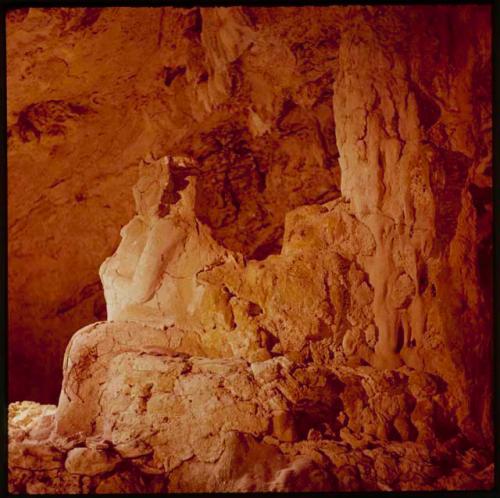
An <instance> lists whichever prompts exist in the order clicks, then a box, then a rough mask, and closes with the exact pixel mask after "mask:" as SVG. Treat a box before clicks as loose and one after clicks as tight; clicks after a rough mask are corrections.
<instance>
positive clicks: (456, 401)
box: [9, 7, 493, 493]
mask: <svg viewBox="0 0 500 498" xmlns="http://www.w3.org/2000/svg"><path fill="white" fill-rule="evenodd" d="M319 10H320V11H324V12H327V13H328V15H326V16H325V17H326V18H328V19H329V22H331V23H332V25H333V26H334V27H335V32H336V33H338V35H336V36H338V38H337V39H338V41H339V43H338V46H337V45H335V48H333V47H332V46H329V49H330V50H335V52H336V54H337V55H336V56H337V57H338V60H337V67H336V68H335V72H334V78H333V79H334V83H333V103H330V104H333V105H332V108H333V113H334V117H335V133H336V145H335V147H338V151H339V154H340V156H339V166H340V171H341V182H340V188H341V196H340V197H338V196H337V195H332V196H331V197H330V196H329V195H327V196H326V197H322V198H321V199H319V200H318V199H317V200H316V201H314V202H302V204H303V205H296V206H288V208H289V209H287V212H286V216H285V215H284V224H283V228H282V229H279V230H282V240H281V242H280V244H279V247H278V248H277V247H274V249H273V250H270V251H268V250H267V249H266V251H265V254H263V253H259V254H257V253H256V252H255V251H254V250H252V251H248V250H243V248H245V249H248V248H249V247H254V246H253V245H252V244H250V246H249V245H248V244H247V243H244V242H243V241H244V240H245V238H249V237H250V236H251V234H250V233H249V232H247V233H245V234H243V235H242V237H241V238H239V239H238V240H239V242H235V241H234V240H233V242H229V240H230V239H231V237H232V235H231V236H230V235H229V234H233V235H234V234H235V233H236V232H233V231H232V230H234V227H233V228H231V230H229V229H228V231H223V230H222V231H219V230H218V229H217V227H215V226H214V225H213V218H212V219H211V218H210V216H215V215H214V214H210V213H211V211H210V209H208V206H209V203H210V202H212V201H209V200H207V199H205V196H206V195H207V190H206V186H204V183H203V176H204V174H205V173H204V171H205V170H204V168H205V167H206V164H205V163H203V161H200V157H199V156H197V155H196V154H187V153H185V151H184V150H183V154H182V155H180V154H177V155H166V156H162V157H160V158H159V159H155V156H154V155H148V156H147V157H145V158H144V160H142V161H141V164H140V167H139V173H140V174H139V180H138V182H137V184H136V186H135V187H134V190H133V194H134V196H133V197H134V200H135V210H136V214H135V216H134V217H133V218H132V219H131V221H130V222H129V223H128V224H127V225H125V226H124V227H123V228H122V230H121V242H120V244H119V246H118V248H117V249H116V251H115V252H114V254H113V255H112V256H111V257H108V258H107V259H106V260H105V261H104V262H103V263H102V265H101V267H100V272H99V273H100V277H101V280H102V284H103V288H104V296H105V299H106V307H107V321H100V322H97V323H94V324H91V325H88V326H86V327H84V328H82V329H80V330H79V331H78V332H76V333H75V334H74V335H73V337H72V338H71V340H70V342H69V344H68V346H67V349H66V353H65V356H64V362H63V382H62V388H61V392H60V398H59V402H58V405H57V406H54V405H40V404H38V403H34V402H17V403H12V404H11V405H10V407H9V471H10V473H9V486H10V490H11V492H14V493H19V492H28V493H44V492H51V493H68V492H79V493H94V492H96V493H148V492H150V493H151V492H155V493H156V492H158V493H160V492H215V491H366V490H384V491H387V490H432V489H446V490H451V489H487V488H491V487H492V482H493V463H492V462H493V435H492V419H491V398H492V387H491V386H492V383H491V371H492V364H491V345H490V343H491V322H492V316H491V312H492V310H491V280H489V279H490V278H491V277H490V276H489V274H488V265H489V264H490V263H491V260H490V259H488V258H490V256H489V255H490V254H491V253H490V252H489V251H490V247H491V246H490V244H491V199H490V197H489V195H490V191H491V166H490V161H491V136H490V134H489V133H490V129H491V103H490V101H489V96H490V93H491V87H490V86H488V85H489V83H490V82H489V79H488V77H489V74H490V69H491V68H490V66H489V64H490V60H489V56H490V52H489V49H490V47H489V31H488V28H489V24H488V23H489V11H488V10H487V9H483V8H473V7H467V8H462V7H460V8H455V7H435V8H434V7H433V8H428V7H411V8H408V7H390V8H389V7H383V8H375V7H349V8H328V9H319ZM292 11H293V12H295V10H294V9H291V10H287V9H281V12H292ZM312 11H314V9H312ZM172 12H173V11H172ZM175 12H177V11H175ZM190 12H191V13H189V14H185V15H188V16H193V15H194V17H195V19H194V21H193V25H190V27H189V29H187V34H185V36H186V37H187V38H188V39H189V40H190V41H189V43H191V40H192V38H195V39H201V40H202V43H203V44H205V45H206V44H215V45H217V44H221V43H222V48H221V46H219V51H218V52H217V53H218V57H212V58H211V57H210V56H207V60H208V61H209V64H210V67H211V68H212V69H213V71H212V72H211V71H208V73H207V80H204V79H203V78H202V81H201V82H200V83H199V85H201V88H204V86H203V84H204V83H207V86H206V89H205V90H200V91H203V92H205V91H206V94H204V95H205V98H206V99H207V100H205V101H204V102H205V104H204V105H205V107H206V108H207V109H210V108H211V106H213V105H214V102H215V101H217V99H224V98H225V96H226V95H227V93H226V92H227V89H228V88H229V87H232V85H234V84H235V83H234V82H233V81H231V80H230V79H229V80H228V79H227V76H228V73H226V72H225V70H224V67H226V65H227V64H228V63H231V64H232V63H234V62H235V61H236V60H240V62H238V64H240V65H243V68H241V67H240V71H241V73H242V74H246V73H245V71H247V69H245V68H244V63H245V59H244V58H243V59H238V57H240V55H241V54H242V53H244V52H245V50H250V48H249V47H251V46H252V44H256V45H259V43H262V39H261V38H259V29H258V27H256V26H258V25H259V21H262V19H265V17H266V15H269V16H272V15H273V12H276V10H275V9H262V10H261V11H259V15H258V16H257V14H255V16H257V17H255V16H252V15H251V12H249V11H248V10H245V9H240V8H232V9H227V10H226V9H213V10H210V9H206V10H203V9H202V12H203V16H202V17H201V19H203V26H202V27H200V26H198V25H197V23H198V22H199V23H201V21H200V20H199V19H198V18H196V15H199V11H196V10H195V11H190ZM193 12H195V13H196V12H198V14H193ZM304 12H306V15H312V14H311V10H309V9H305V10H304ZM172 16H173V14H172ZM174 17H175V16H174ZM196 19H198V21H196ZM284 19H285V20H286V16H284ZM445 21H446V22H445ZM282 22H285V21H282ZM264 25H265V23H264ZM197 26H198V27H197ZM471 26H474V29H472V28H471ZM217 29H218V30H219V31H216V30H217ZM262 30H263V31H265V29H264V28H262ZM457 33H460V42H458V41H457V39H456V36H457ZM221 40H222V41H221ZM186 43H187V42H186ZM437 48H439V49H440V50H437ZM297 50H298V49H297ZM302 50H304V48H302ZM299 53H300V51H299ZM209 54H210V52H209ZM221 54H223V57H222V56H221ZM212 55H213V53H212ZM304 57H305V58H306V59H308V56H304ZM311 57H312V56H311ZM309 60H311V59H310V58H309ZM192 63H193V64H195V62H192ZM438 68H439V69H440V70H441V71H440V72H439V71H437V69H438ZM310 71H314V69H310ZM250 72H251V71H250ZM185 74H186V69H185V67H184V70H183V69H182V68H180V66H177V67H176V68H168V70H166V71H165V72H164V78H165V84H167V82H168V85H167V86H170V85H173V84H174V83H175V80H176V79H177V78H182V77H184V75H185ZM242 78H243V77H242ZM250 80H251V78H250ZM264 81H265V79H264ZM247 83H249V82H248V81H247ZM251 83H252V84H250V87H249V89H248V91H249V92H250V93H251V90H252V89H253V90H254V91H256V90H255V88H256V87H254V86H252V85H257V86H258V84H259V83H258V81H257V80H251ZM262 84H264V83H262ZM188 88H189V87H188ZM179 91H181V89H180V88H179ZM257 94H258V95H260V97H259V98H263V96H265V95H266V94H267V93H266V92H264V91H263V90H261V91H260V92H257ZM263 105H264V104H263ZM269 105H270V104H269ZM288 105H290V104H288ZM295 105H296V104H295ZM301 105H306V104H301ZM220 106H223V104H222V103H220V104H219V107H217V106H215V108H216V109H218V111H216V112H222V110H221V108H220ZM262 109H265V105H264V107H263V108H262ZM262 109H261V111H259V112H262V116H266V114H265V113H264V111H263V110H262ZM313 109H314V106H313ZM255 112H257V111H255ZM311 112H313V111H311ZM314 112H320V111H319V110H318V109H316V110H315V111H314ZM314 112H313V114H314ZM285 114H286V115H288V112H287V113H285ZM259 116H260V114H259V113H257V115H253V114H252V116H251V120H252V121H251V122H252V123H253V124H252V125H251V127H250V128H251V129H255V128H257V129H258V130H259V132H258V133H256V136H261V135H263V136H266V135H267V134H269V133H270V134H271V135H272V133H273V131H272V129H273V126H274V125H270V124H267V125H266V123H265V119H264V118H262V117H259ZM235 119H236V118H235ZM263 119H264V121H263ZM282 119H285V118H284V117H282ZM276 126H277V127H278V129H280V123H276ZM216 136H217V135H216ZM254 138H255V137H254ZM186 140H188V139H187V138H186ZM189 140H191V144H192V145H191V147H193V148H196V147H197V142H196V140H198V138H194V136H193V135H189ZM268 145H269V144H268ZM181 150H182V149H181ZM290 154H291V157H292V158H295V157H296V156H295V155H294V153H293V152H291V149H290ZM202 163H203V164H202ZM239 167H240V166H239V164H234V165H232V166H231V168H233V169H234V172H235V173H234V174H237V173H236V172H237V171H238V170H239ZM242 168H243V166H242ZM232 174H233V173H232ZM225 192H227V191H225ZM303 195H305V196H307V194H303ZM200 197H201V198H202V200H201V201H200ZM250 197H251V195H250ZM337 197H338V198H337ZM254 200H255V199H254ZM246 202H248V203H249V204H248V206H247V207H246V208H245V209H251V208H250V207H249V206H252V204H251V200H250V198H248V199H247V201H246ZM203 203H205V204H203ZM298 204H300V203H298ZM200 205H204V206H205V208H207V211H206V212H205V215H202V214H200V213H201V211H200V210H199V207H200ZM254 208H255V206H254ZM252 209H253V208H252ZM255 209H256V208H255ZM249 212H250V211H249ZM249 212H248V213H249ZM243 213H244V211H238V216H241V218H240V217H238V220H239V221H238V223H241V224H242V225H241V227H243V226H245V223H246V222H245V221H244V220H247V218H245V216H246V215H245V214H243ZM226 214H227V213H226ZM249 226H250V225H248V226H247V227H249ZM241 227H240V228H241ZM226 237H227V238H226ZM258 237H263V235H262V233H260V232H259V235H258ZM478 386H480V389H478Z"/></svg>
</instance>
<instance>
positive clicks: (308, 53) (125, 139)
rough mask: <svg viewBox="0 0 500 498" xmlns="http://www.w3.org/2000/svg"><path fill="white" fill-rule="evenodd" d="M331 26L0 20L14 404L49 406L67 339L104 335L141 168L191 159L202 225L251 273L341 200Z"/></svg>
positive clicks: (206, 20) (284, 17)
mask: <svg viewBox="0 0 500 498" xmlns="http://www.w3.org/2000/svg"><path fill="white" fill-rule="evenodd" d="M338 14H339V13H338V11H337V9H319V10H318V9H315V8H287V9H282V8H271V9H262V8H255V9H254V8H247V7H245V8H231V9H176V8H170V7H165V8H134V9H132V8H104V9H99V8H88V9H76V8H57V9H41V8H31V9H20V10H15V11H12V12H10V13H9V15H8V16H7V59H8V78H7V87H8V88H7V90H8V99H9V106H8V132H9V137H8V160H9V199H8V207H9V248H8V249H9V285H10V289H9V291H10V292H9V296H10V300H9V314H10V320H9V327H10V332H9V334H10V335H9V354H10V365H11V366H12V375H11V376H10V387H9V389H10V397H11V400H21V399H33V400H37V401H41V402H51V403H53V402H55V401H56V399H57V394H58V390H59V387H58V386H59V384H60V380H61V379H60V372H59V369H58V368H57V365H60V364H61V361H62V357H63V354H64V348H65V347H66V344H67V343H68V340H69V339H70V337H71V335H72V334H73V332H74V331H75V330H77V329H78V328H80V327H82V326H84V325H86V324H87V323H90V322H93V321H95V320H102V319H105V318H106V313H105V309H106V307H105V304H104V299H103V292H102V288H101V285H100V281H99V277H98V275H97V269H98V268H99V266H100V264H101V262H102V261H103V260H104V259H105V258H106V257H107V256H109V255H110V254H111V253H112V252H113V251H114V250H115V248H116V244H117V243H118V241H119V230H120V226H122V225H124V224H125V223H126V222H127V221H128V220H130V218H131V216H132V214H133V202H132V199H131V198H130V195H129V192H130V188H132V186H133V184H134V183H135V182H136V180H137V176H138V169H137V165H138V164H139V160H140V159H142V158H145V157H148V156H150V155H152V156H153V157H161V156H163V155H165V154H174V155H178V154H184V155H188V156H189V157H191V158H193V159H195V160H196V161H197V162H198V164H199V167H200V174H199V176H198V187H199V189H200V191H201V195H199V196H198V197H197V205H196V212H197V213H198V215H199V216H200V218H201V219H202V221H204V222H206V223H207V224H208V226H210V227H212V228H213V229H214V231H213V233H214V237H215V238H216V240H219V241H221V242H222V243H223V244H224V245H225V246H226V247H228V248H229V249H233V250H238V251H240V252H242V253H244V254H246V255H253V256H254V257H256V258H263V257H265V256H266V255H267V254H270V253H273V252H274V253H276V252H279V248H280V246H281V238H282V234H283V221H284V218H285V214H286V213H287V212H288V211H289V210H290V209H293V208H295V207H297V206H300V205H303V204H307V203H315V202H322V201H325V200H329V199H334V198H336V197H338V195H339V191H338V186H339V168H338V151H337V148H336V145H335V130H334V125H333V109H332V105H331V96H332V83H333V72H334V70H335V63H336V58H337V43H338V23H337V22H335V20H336V19H337V17H338ZM278 61H279V63H277V62H278ZM40 247H43V248H44V250H43V251H40ZM62 268H68V269H69V268H71V271H62V270H61V269H62ZM26 343H30V344H33V345H36V347H33V348H32V349H29V350H28V349H27V348H26V347H25V344H26ZM41 351H43V354H42V353H41ZM54 366H56V368H54ZM35 379H36V380H40V379H43V382H41V383H40V384H38V385H36V383H35Z"/></svg>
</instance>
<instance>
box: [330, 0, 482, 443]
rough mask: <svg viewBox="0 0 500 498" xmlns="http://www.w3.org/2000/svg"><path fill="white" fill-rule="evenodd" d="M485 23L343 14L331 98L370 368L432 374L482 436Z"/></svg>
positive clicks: (396, 13)
mask: <svg viewBox="0 0 500 498" xmlns="http://www.w3.org/2000/svg"><path fill="white" fill-rule="evenodd" d="M489 20H490V10H489V8H471V9H468V10H467V9H454V8H452V7H438V8H432V9H429V8H425V7H423V8H419V9H406V8H401V7H394V8H384V9H383V11H382V10H380V9H378V8H357V7H352V8H348V9H346V11H345V18H344V23H343V24H342V26H343V29H342V35H341V42H340V48H339V71H338V74H337V78H336V80H335V84H334V98H333V106H334V113H335V121H336V127H335V128H336V135H337V144H338V148H339V151H340V167H341V178H342V180H341V191H342V195H343V196H344V197H345V198H346V199H347V200H349V201H350V202H351V208H352V210H353V212H354V213H355V215H356V216H357V218H358V219H359V220H360V221H361V222H362V223H364V224H365V225H366V226H367V227H368V228H369V229H370V231H371V232H372V234H373V236H374V238H375V240H376V251H375V253H374V255H373V256H369V257H366V258H365V260H364V266H365V269H366V271H367V273H368V274H369V278H370V283H371V285H372V286H373V288H374V301H373V311H374V321H375V325H376V327H377V329H378V340H377V344H376V348H375V353H376V354H375V357H374V363H375V365H376V366H378V367H381V368H395V367H398V366H399V365H401V364H406V365H408V366H411V367H413V368H417V369H425V370H427V371H431V372H435V373H438V374H439V375H441V376H443V377H444V378H445V379H446V380H447V382H448V383H449V388H450V391H451V392H452V393H453V395H454V403H455V405H456V413H457V423H458V424H459V425H461V426H462V427H463V428H464V429H465V430H466V431H467V433H468V435H469V436H470V437H472V438H476V437H479V438H481V436H480V432H481V431H479V432H478V431H477V428H478V427H482V434H483V436H485V437H486V439H488V436H489V435H491V418H490V409H489V406H490V401H489V398H490V397H491V396H490V395H491V378H490V377H491V354H490V350H491V348H490V340H491V283H490V282H489V281H488V277H485V276H484V275H485V274H487V273H488V272H487V271H484V269H483V270H482V268H483V267H484V266H486V267H488V265H490V264H491V259H490V257H489V255H488V247H491V224H490V223H491V198H490V196H491V190H489V189H490V187H491V166H490V161H491V137H490V135H489V132H490V130H491V102H490V100H491V93H490V92H491V86H490V85H491V82H490V79H491V67H490V66H489V64H490V45H489V34H488V33H489V29H488V28H489ZM479 383H480V385H481V395H480V396H479V395H478V387H479Z"/></svg>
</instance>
